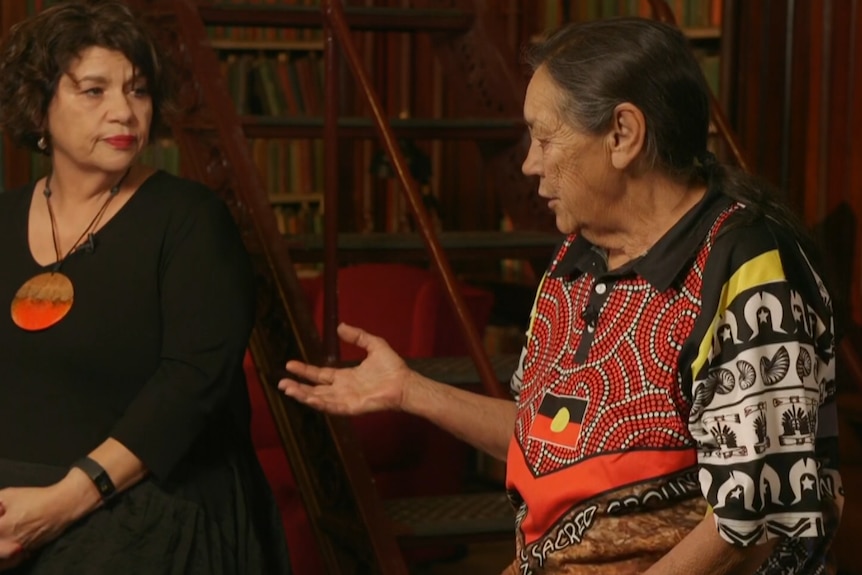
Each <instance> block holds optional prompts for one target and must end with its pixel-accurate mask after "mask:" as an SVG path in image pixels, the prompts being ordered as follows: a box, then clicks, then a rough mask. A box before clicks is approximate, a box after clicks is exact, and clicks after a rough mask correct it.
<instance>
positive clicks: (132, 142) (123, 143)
mask: <svg viewBox="0 0 862 575" xmlns="http://www.w3.org/2000/svg"><path fill="white" fill-rule="evenodd" d="M152 118H153V104H152V99H151V98H150V94H149V92H148V90H147V81H146V79H145V78H143V77H141V76H138V77H135V68H134V66H133V65H132V63H131V62H129V60H128V59H126V57H125V56H124V55H123V54H121V53H120V52H115V51H113V50H108V49H106V48H101V47H93V48H88V49H86V50H84V51H83V52H81V54H80V56H79V57H78V59H76V60H73V61H72V63H71V65H70V66H69V69H68V70H67V71H66V73H64V74H63V75H62V76H60V81H59V82H58V84H57V91H56V93H55V94H54V97H53V99H52V100H51V103H50V104H49V106H48V116H47V122H46V126H47V129H48V132H49V134H50V135H51V146H52V154H53V158H52V160H53V162H54V164H55V165H56V164H57V163H58V162H64V163H68V164H72V165H74V166H76V167H78V168H79V169H83V170H85V171H104V172H122V171H123V170H125V169H126V168H127V167H128V166H129V165H131V163H132V161H133V160H134V159H135V156H136V155H137V154H138V153H139V152H140V151H141V150H142V149H143V148H144V146H145V145H146V143H147V137H148V135H149V131H150V123H151V121H152Z"/></svg>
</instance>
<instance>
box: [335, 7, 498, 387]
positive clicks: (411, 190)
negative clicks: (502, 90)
mask: <svg viewBox="0 0 862 575" xmlns="http://www.w3.org/2000/svg"><path fill="white" fill-rule="evenodd" d="M322 9H323V12H324V19H325V21H326V23H327V27H326V34H331V35H332V36H333V37H334V38H335V40H337V41H338V46H339V48H341V50H342V53H343V55H344V56H345V57H346V60H347V63H348V65H349V67H350V70H351V72H352V73H353V77H354V79H355V80H356V82H357V84H358V85H359V88H360V92H361V93H362V95H363V96H364V98H365V101H366V103H367V104H368V107H369V108H370V110H371V114H372V116H373V118H374V124H375V126H376V128H377V133H378V136H379V137H380V141H381V143H382V144H383V147H384V149H385V150H386V153H387V154H388V155H389V158H390V159H391V160H392V165H393V167H394V169H395V173H396V175H397V176H398V180H399V181H400V182H401V185H402V189H403V190H404V193H405V195H406V197H407V202H408V205H409V206H410V209H411V211H412V212H413V216H414V217H415V218H416V223H417V224H418V227H419V232H420V234H421V236H422V239H423V240H424V242H425V247H426V249H427V250H428V253H429V255H430V256H431V262H432V263H433V264H434V267H435V268H436V269H437V271H438V273H439V275H440V278H441V279H442V281H443V287H444V288H445V292H446V294H447V296H448V300H449V302H450V304H451V305H452V308H453V311H454V312H455V316H456V317H457V319H458V323H459V324H460V327H461V329H462V333H463V334H464V336H465V340H466V342H467V346H468V348H469V350H470V357H471V358H472V359H473V361H474V362H475V363H476V368H477V372H478V373H479V377H480V379H481V381H482V386H483V388H484V389H485V392H486V393H487V394H488V395H490V396H492V397H497V398H504V397H505V398H508V397H509V395H508V393H507V391H506V390H505V389H504V388H503V386H502V385H501V384H500V382H499V381H498V380H497V377H496V375H495V374H494V369H493V367H492V366H491V362H490V360H489V359H488V355H487V353H486V352H485V349H484V347H483V345H482V341H481V339H480V338H479V334H478V331H477V330H476V327H475V325H474V324H473V321H472V318H471V317H470V313H469V310H468V309H467V306H466V304H465V302H464V298H463V296H462V295H461V292H460V290H459V289H458V286H457V284H456V280H455V274H454V273H453V272H452V268H451V266H450V265H449V262H448V260H447V259H446V257H445V255H444V253H443V249H442V248H441V247H440V242H439V240H438V239H437V234H436V232H435V231H434V227H433V225H432V224H431V219H430V218H429V217H428V213H427V211H426V210H425V206H424V204H423V202H422V197H421V195H420V194H419V191H418V188H417V186H416V182H415V180H414V179H413V177H412V175H411V174H410V170H409V168H408V166H407V161H406V159H405V158H404V154H403V153H402V152H401V148H400V146H398V145H397V144H396V138H395V135H394V133H393V131H392V128H391V127H390V126H389V122H388V120H387V117H386V115H385V113H384V110H383V106H382V105H381V103H380V99H379V98H378V96H377V94H376V92H375V91H374V88H373V87H372V84H371V81H370V79H369V78H368V74H367V73H366V72H365V68H364V67H363V65H362V62H361V60H360V58H359V54H358V53H357V51H356V47H355V46H354V44H353V40H352V38H351V36H350V29H349V28H348V26H347V23H346V19H345V17H344V7H343V4H342V0H324V1H323V4H322ZM324 50H325V51H326V50H329V51H331V40H330V39H329V38H327V41H326V45H325V47H324ZM326 72H327V77H326V83H327V84H329V83H330V82H331V81H332V80H334V76H335V70H334V69H330V68H329V66H327V68H326ZM330 76H332V77H330ZM334 100H335V98H334V97H328V98H327V104H326V105H327V116H326V120H325V121H326V122H327V123H329V124H334V123H335V121H336V119H335V118H334V117H332V116H331V111H330V106H334ZM327 136H328V137H329V139H326V138H327ZM336 145H337V134H336V133H334V131H333V129H331V130H330V131H325V132H324V147H325V148H326V150H327V152H330V151H331V150H332V149H333V148H334V147H335V146H336ZM327 171H328V172H332V173H331V174H330V173H328V174H327V177H329V178H330V179H329V180H327V183H328V184H329V186H332V189H331V190H329V193H328V194H327V195H326V199H325V201H326V202H328V201H330V197H331V196H332V197H334V196H335V195H337V183H333V182H334V181H335V177H336V176H335V173H336V170H327ZM333 211H334V210H332V209H331V208H330V206H329V205H328V204H327V208H326V212H327V213H331V212H333ZM326 248H328V249H329V250H331V251H332V252H333V255H332V256H330V257H333V258H334V257H335V256H334V250H335V249H336V246H335V243H334V242H333V243H332V245H328V246H326ZM326 261H327V262H328V261H329V258H327V259H326ZM324 280H325V281H326V280H327V278H324ZM326 320H328V323H327V324H326V328H328V329H329V330H334V326H333V324H334V323H335V321H336V320H335V319H334V317H327V318H326ZM325 331H326V330H325ZM326 343H327V344H329V343H330V341H329V340H326ZM335 354H337V349H327V355H330V356H335Z"/></svg>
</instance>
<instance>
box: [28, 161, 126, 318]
mask: <svg viewBox="0 0 862 575" xmlns="http://www.w3.org/2000/svg"><path fill="white" fill-rule="evenodd" d="M130 171H131V168H129V169H127V170H126V172H125V173H124V174H123V175H122V177H121V178H120V179H119V181H118V182H117V183H116V184H115V185H114V186H112V187H111V189H110V190H109V191H108V196H107V197H106V198H105V201H104V202H102V206H101V207H100V208H99V211H98V212H96V215H95V216H94V217H93V219H92V220H90V223H89V224H88V225H87V227H86V228H85V229H84V231H83V232H81V235H80V236H79V237H78V239H77V240H75V242H74V243H73V244H72V247H71V248H69V251H67V252H66V255H65V256H62V252H61V251H60V238H59V233H58V232H57V219H56V217H55V216H54V208H53V207H52V206H51V174H48V177H47V179H46V180H45V191H44V192H43V194H44V196H45V202H46V204H47V205H48V217H49V218H50V220H51V240H52V242H53V244H54V254H55V255H56V257H57V261H56V262H54V263H53V264H52V265H51V269H50V271H47V272H43V273H40V274H38V275H35V276H33V277H32V278H30V279H29V280H27V281H26V282H24V284H23V285H22V286H21V287H20V288H18V291H17V292H16V293H15V297H14V298H13V299H12V310H11V311H12V321H13V322H15V325H17V326H18V327H20V328H21V329H25V330H27V331H39V330H43V329H46V328H49V327H51V326H52V325H54V324H56V323H57V322H59V321H60V320H61V319H63V318H64V317H65V316H66V314H67V313H69V310H70V309H72V303H73V301H74V299H75V289H74V287H73V286H72V280H70V279H69V277H68V276H66V275H65V274H63V273H60V267H61V266H62V265H63V262H65V261H66V259H67V258H68V257H69V256H70V255H71V254H72V253H73V252H75V251H76V250H78V249H82V248H86V249H87V250H88V251H90V252H92V251H93V248H94V246H95V237H94V234H95V232H96V229H97V228H98V226H99V222H100V221H101V220H102V217H103V216H104V215H105V212H106V211H107V209H108V206H109V205H110V203H111V200H113V199H114V197H116V195H117V194H118V193H119V191H120V187H121V186H122V185H123V181H124V180H125V179H126V176H128V175H129V172H130ZM84 238H87V240H86V241H83V240H84Z"/></svg>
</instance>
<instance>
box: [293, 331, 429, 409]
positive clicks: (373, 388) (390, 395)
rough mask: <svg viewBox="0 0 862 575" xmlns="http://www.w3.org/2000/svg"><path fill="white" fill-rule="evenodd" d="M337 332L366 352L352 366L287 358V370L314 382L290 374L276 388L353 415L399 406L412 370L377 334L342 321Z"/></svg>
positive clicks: (313, 405)
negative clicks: (331, 365)
mask: <svg viewBox="0 0 862 575" xmlns="http://www.w3.org/2000/svg"><path fill="white" fill-rule="evenodd" d="M338 336H339V337H340V338H341V339H342V340H344V341H345V342H347V343H350V344H353V345H355V346H358V347H360V348H362V349H364V350H365V351H366V353H367V354H368V355H367V357H366V358H365V360H363V361H362V363H360V364H359V365H358V366H356V367H348V368H334V367H317V366H314V365H309V364H307V363H303V362H301V361H295V360H293V361H289V362H287V365H286V368H287V371H289V372H290V373H292V374H294V375H296V376H297V377H298V378H302V379H304V380H306V381H309V382H311V383H313V384H314V385H306V384H302V383H299V382H298V381H296V380H294V379H290V378H285V379H282V380H281V381H280V382H279V384H278V388H279V389H281V390H282V391H283V392H284V393H285V395H287V396H289V397H292V398H294V399H296V400H297V401H300V402H302V403H304V404H306V405H308V406H311V407H313V408H315V409H319V410H321V411H325V412H326V413H331V414H334V415H357V414H360V413H368V412H371V411H383V410H399V409H401V408H402V405H403V401H404V390H405V389H406V383H407V381H408V380H409V379H410V377H411V376H412V375H413V372H412V371H411V370H410V369H409V368H408V367H407V365H406V364H405V363H404V360H402V359H401V357H400V356H399V355H398V354H397V353H395V352H394V351H393V350H392V348H391V347H389V344H388V343H386V341H385V340H384V339H382V338H380V337H377V336H374V335H371V334H370V333H368V332H366V331H363V330H362V329H359V328H357V327H353V326H350V325H347V324H345V323H342V324H340V325H339V326H338Z"/></svg>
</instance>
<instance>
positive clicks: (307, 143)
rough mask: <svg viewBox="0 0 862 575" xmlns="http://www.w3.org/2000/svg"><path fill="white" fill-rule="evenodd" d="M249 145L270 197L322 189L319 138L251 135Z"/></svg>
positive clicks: (302, 193) (321, 162) (317, 191)
mask: <svg viewBox="0 0 862 575" xmlns="http://www.w3.org/2000/svg"><path fill="white" fill-rule="evenodd" d="M248 144H249V149H250V151H251V156H252V159H253V161H254V164H255V166H256V167H257V169H258V172H259V173H260V177H261V179H262V180H263V187H264V190H266V193H267V194H269V195H270V197H274V198H282V200H283V201H285V202H287V201H289V199H290V198H293V197H296V196H299V200H302V199H303V198H302V197H303V196H305V197H308V196H311V195H314V194H322V193H323V140H320V139H316V140H309V139H305V138H254V139H250V140H249V143H248Z"/></svg>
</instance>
